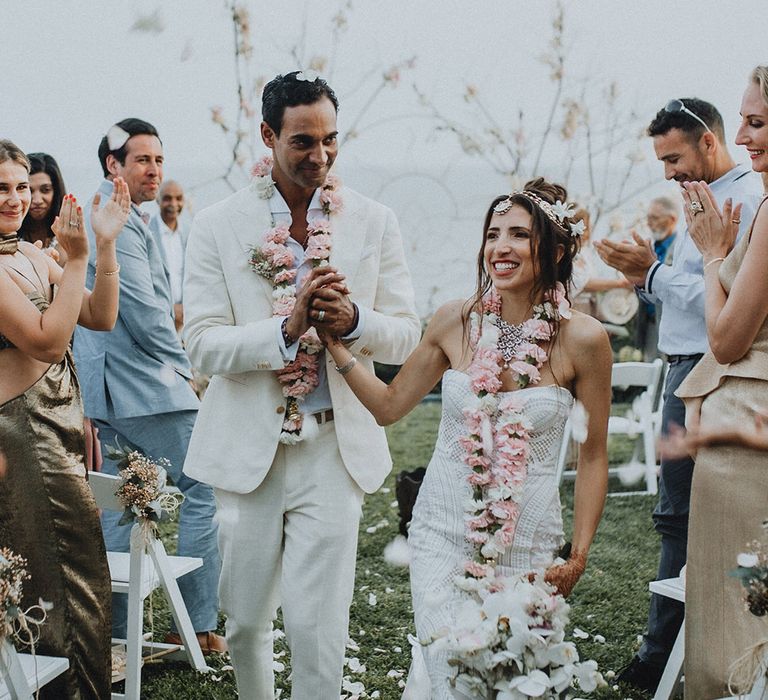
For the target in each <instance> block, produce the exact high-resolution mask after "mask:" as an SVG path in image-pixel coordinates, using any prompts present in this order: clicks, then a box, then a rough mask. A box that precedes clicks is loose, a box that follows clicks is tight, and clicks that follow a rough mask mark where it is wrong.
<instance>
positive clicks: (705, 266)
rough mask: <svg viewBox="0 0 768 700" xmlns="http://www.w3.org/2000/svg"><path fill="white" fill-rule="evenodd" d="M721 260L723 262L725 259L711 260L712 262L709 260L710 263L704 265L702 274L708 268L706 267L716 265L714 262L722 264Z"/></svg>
mask: <svg viewBox="0 0 768 700" xmlns="http://www.w3.org/2000/svg"><path fill="white" fill-rule="evenodd" d="M723 260H725V258H712V260H710V261H709V262H708V263H707V264H706V265H704V269H703V270H702V272H706V269H707V268H708V267H709V266H710V265H711V264H712V263H716V262H723Z"/></svg>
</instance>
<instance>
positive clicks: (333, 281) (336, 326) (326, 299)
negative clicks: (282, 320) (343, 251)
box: [285, 265, 356, 344]
mask: <svg viewBox="0 0 768 700" xmlns="http://www.w3.org/2000/svg"><path fill="white" fill-rule="evenodd" d="M355 321H356V317H355V307H354V305H353V304H352V302H351V301H350V299H349V288H348V287H347V285H346V282H345V277H344V275H342V274H341V273H340V272H339V271H338V270H336V268H334V267H331V266H329V265H325V266H322V267H315V268H313V269H312V270H311V271H310V272H309V274H308V275H307V276H306V278H305V279H304V283H303V284H302V285H301V288H300V289H299V290H298V291H297V293H296V304H295V305H294V307H293V311H292V312H291V315H290V316H289V317H288V322H287V323H286V327H285V330H286V332H287V333H288V335H290V336H291V338H294V339H298V338H300V337H301V336H302V335H304V333H306V332H307V330H309V328H310V327H314V328H315V329H316V330H317V333H318V335H319V336H320V339H321V340H322V341H323V342H324V343H325V344H328V343H329V342H332V341H333V340H334V339H337V338H340V337H343V336H345V335H348V334H349V333H351V332H352V331H353V330H354V328H355Z"/></svg>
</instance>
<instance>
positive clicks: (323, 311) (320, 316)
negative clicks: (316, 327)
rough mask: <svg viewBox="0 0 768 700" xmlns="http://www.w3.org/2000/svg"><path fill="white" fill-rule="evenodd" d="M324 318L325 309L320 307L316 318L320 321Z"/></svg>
mask: <svg viewBox="0 0 768 700" xmlns="http://www.w3.org/2000/svg"><path fill="white" fill-rule="evenodd" d="M324 318H325V309H320V311H318V312H317V320H318V321H319V322H320V323H322V322H323V319H324Z"/></svg>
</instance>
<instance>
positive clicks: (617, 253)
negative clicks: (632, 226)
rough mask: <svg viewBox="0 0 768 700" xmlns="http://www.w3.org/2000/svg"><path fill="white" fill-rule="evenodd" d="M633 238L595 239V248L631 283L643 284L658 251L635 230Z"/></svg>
mask: <svg viewBox="0 0 768 700" xmlns="http://www.w3.org/2000/svg"><path fill="white" fill-rule="evenodd" d="M632 239H633V240H631V241H630V240H624V241H621V242H616V241H610V240H608V239H606V238H603V239H602V240H599V241H595V244H594V245H595V250H596V251H597V254H598V255H599V256H600V258H601V259H602V260H603V262H604V263H605V264H606V265H608V266H610V267H612V268H614V269H616V270H618V271H619V272H621V273H622V274H623V275H624V276H625V277H626V278H627V279H628V280H629V281H630V282H631V283H633V284H636V285H638V286H642V285H644V284H645V277H646V275H647V274H648V270H649V269H650V267H651V265H653V264H654V263H655V262H656V260H657V258H656V253H654V251H653V246H652V244H651V242H650V241H648V240H646V239H644V238H642V237H641V236H639V235H638V234H637V232H636V231H634V230H633V231H632Z"/></svg>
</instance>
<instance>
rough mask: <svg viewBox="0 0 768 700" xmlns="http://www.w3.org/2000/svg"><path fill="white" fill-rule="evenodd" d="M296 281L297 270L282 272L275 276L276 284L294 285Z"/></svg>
mask: <svg viewBox="0 0 768 700" xmlns="http://www.w3.org/2000/svg"><path fill="white" fill-rule="evenodd" d="M295 279H296V270H281V271H280V272H278V273H277V274H276V275H275V280H274V282H275V284H292V283H293V282H294V280H295ZM275 315H277V314H275Z"/></svg>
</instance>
